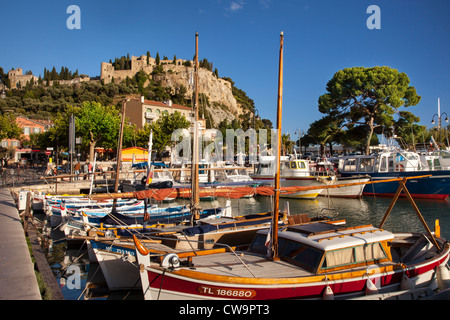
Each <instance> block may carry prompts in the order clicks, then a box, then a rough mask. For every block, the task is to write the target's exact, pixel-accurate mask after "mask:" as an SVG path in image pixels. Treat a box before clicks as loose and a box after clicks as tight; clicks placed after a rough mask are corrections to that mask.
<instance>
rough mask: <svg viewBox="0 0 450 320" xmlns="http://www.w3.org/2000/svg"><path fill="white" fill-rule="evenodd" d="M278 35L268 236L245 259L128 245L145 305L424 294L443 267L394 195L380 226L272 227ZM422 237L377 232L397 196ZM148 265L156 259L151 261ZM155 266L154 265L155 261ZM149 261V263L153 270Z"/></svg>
mask: <svg viewBox="0 0 450 320" xmlns="http://www.w3.org/2000/svg"><path fill="white" fill-rule="evenodd" d="M283 39H284V37H283V33H282V34H281V35H280V61H279V62H280V63H279V79H278V80H279V81H278V111H277V129H278V135H277V138H278V150H277V151H276V152H277V154H276V157H277V162H278V166H277V172H276V175H275V186H274V192H275V201H274V209H273V222H274V223H272V225H271V228H270V230H261V231H258V234H257V236H256V237H255V239H254V241H253V242H252V244H251V245H250V248H249V249H248V250H246V251H239V250H236V249H232V248H223V249H213V250H209V251H208V250H206V251H202V252H201V254H200V253H194V254H191V255H181V254H175V253H171V254H166V255H164V256H163V257H160V256H156V257H155V255H153V254H152V253H151V251H150V250H148V249H147V248H146V247H145V246H144V245H142V243H141V242H140V241H139V239H138V238H137V237H134V243H135V247H136V254H137V261H138V264H139V270H140V275H141V283H142V289H143V293H144V297H145V299H246V300H248V299H257V300H261V299H331V298H349V297H352V296H361V295H364V294H370V293H377V292H392V291H398V290H400V289H401V288H402V286H405V285H406V284H410V285H414V286H417V287H420V286H428V285H429V284H430V282H431V279H432V278H433V277H434V276H435V273H436V271H435V270H437V269H438V268H441V267H445V265H446V263H447V262H448V259H449V254H450V244H449V243H447V241H446V240H445V239H443V238H441V237H440V230H439V227H438V224H436V226H437V228H436V230H435V233H434V234H433V233H432V232H431V231H430V230H429V228H428V226H427V225H426V223H425V221H424V220H423V218H422V216H421V214H420V212H419V210H418V208H417V206H416V205H415V203H414V200H413V199H412V197H411V195H410V194H409V192H408V190H407V188H406V185H405V184H406V179H403V180H400V181H398V183H399V187H398V189H397V191H396V193H395V195H394V197H393V199H392V203H391V205H390V206H389V208H388V210H387V212H386V214H385V216H384V217H383V220H382V222H381V223H380V226H379V227H378V228H377V227H374V226H372V225H364V226H351V227H344V226H335V225H331V224H327V223H323V222H315V223H311V224H307V225H300V226H294V227H287V228H284V227H281V226H279V225H278V223H276V222H277V221H278V215H279V209H278V208H279V196H280V191H281V190H280V146H281V133H280V132H281V114H282V71H283V58H282V57H283ZM402 191H403V192H404V194H405V196H406V197H407V198H408V200H409V201H410V202H411V204H412V206H413V208H414V211H415V212H416V213H417V215H418V217H419V218H420V220H421V222H422V223H423V224H424V227H425V228H426V230H427V234H412V233H408V234H393V233H391V232H389V231H387V230H384V229H383V225H384V223H385V221H386V219H387V218H388V216H389V214H390V213H391V211H392V208H393V206H394V204H395V202H396V201H397V199H398V197H399V195H400V193H401V192H402ZM155 258H156V259H155ZM158 259H159V261H158ZM155 260H156V262H155Z"/></svg>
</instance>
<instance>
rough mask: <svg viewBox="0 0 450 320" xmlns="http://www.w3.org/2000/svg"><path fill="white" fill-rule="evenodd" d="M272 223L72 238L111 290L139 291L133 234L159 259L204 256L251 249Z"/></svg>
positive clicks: (229, 221) (244, 221)
mask: <svg viewBox="0 0 450 320" xmlns="http://www.w3.org/2000/svg"><path fill="white" fill-rule="evenodd" d="M271 220H272V218H271V214H270V213H269V214H267V213H262V214H255V215H243V216H239V217H234V218H232V217H227V218H217V219H216V218H212V219H201V220H199V221H198V223H199V225H198V226H197V227H191V226H189V225H187V226H186V225H153V226H150V225H149V226H147V227H145V228H144V229H140V228H137V226H130V227H129V228H123V227H122V228H116V229H113V228H107V229H105V228H102V229H100V228H99V229H96V228H93V229H92V230H91V231H90V232H87V233H86V237H85V236H79V235H73V236H70V238H71V239H84V240H88V243H89V248H91V249H92V254H93V255H95V257H96V261H98V262H99V264H100V267H101V268H102V271H103V274H104V276H105V279H106V282H107V284H108V288H109V289H110V290H126V289H132V288H136V279H139V272H138V266H137V262H136V250H135V247H134V244H133V238H132V237H131V235H133V234H136V235H137V236H138V237H139V238H140V239H141V243H142V244H143V245H144V246H145V247H146V248H147V250H150V251H151V252H152V253H154V254H156V255H157V256H160V257H162V256H164V255H165V254H170V253H177V254H183V255H192V254H201V252H202V251H203V249H206V248H209V249H211V248H223V247H229V246H248V245H249V244H250V243H251V241H252V239H253V238H254V235H255V234H256V232H257V231H259V230H262V229H267V228H268V227H269V225H270V221H271ZM307 220H308V219H307V218H305V217H297V218H292V217H291V219H287V215H285V214H284V213H282V214H280V221H279V223H280V225H287V224H288V223H300V222H301V221H307ZM338 223H339V222H338ZM130 263H131V264H133V266H131V265H130ZM139 284H140V282H139Z"/></svg>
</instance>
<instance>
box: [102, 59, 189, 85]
mask: <svg viewBox="0 0 450 320" xmlns="http://www.w3.org/2000/svg"><path fill="white" fill-rule="evenodd" d="M186 62H187V60H183V59H176V60H175V65H177V66H181V65H183V64H185V63H186ZM173 63H174V60H161V61H160V64H161V65H162V64H173ZM191 63H193V62H192V61H191ZM155 67H156V59H155V58H152V57H147V56H146V55H142V56H140V57H134V56H131V70H115V69H114V66H113V65H112V63H108V62H102V64H101V70H100V79H101V80H103V83H105V84H106V83H110V82H112V80H113V79H114V81H115V82H121V81H123V80H125V79H126V78H127V77H129V78H131V77H133V76H134V75H135V74H136V73H137V72H139V71H141V70H142V71H144V72H145V73H147V74H150V73H152V71H153V69H154V68H155Z"/></svg>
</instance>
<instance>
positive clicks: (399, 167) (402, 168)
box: [395, 163, 405, 171]
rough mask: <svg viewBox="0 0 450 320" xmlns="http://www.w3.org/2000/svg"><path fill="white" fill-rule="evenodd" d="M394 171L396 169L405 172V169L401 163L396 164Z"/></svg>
mask: <svg viewBox="0 0 450 320" xmlns="http://www.w3.org/2000/svg"><path fill="white" fill-rule="evenodd" d="M395 169H396V170H397V171H405V167H404V166H403V165H402V164H401V163H399V164H397V165H396V166H395Z"/></svg>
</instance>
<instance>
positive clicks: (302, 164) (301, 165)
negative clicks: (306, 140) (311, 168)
mask: <svg viewBox="0 0 450 320" xmlns="http://www.w3.org/2000/svg"><path fill="white" fill-rule="evenodd" d="M298 168H299V169H306V164H305V163H304V162H303V161H300V162H299V163H298Z"/></svg>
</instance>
